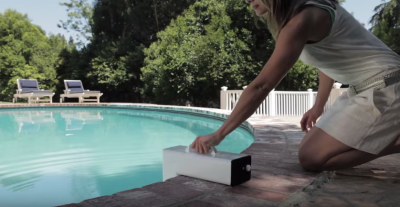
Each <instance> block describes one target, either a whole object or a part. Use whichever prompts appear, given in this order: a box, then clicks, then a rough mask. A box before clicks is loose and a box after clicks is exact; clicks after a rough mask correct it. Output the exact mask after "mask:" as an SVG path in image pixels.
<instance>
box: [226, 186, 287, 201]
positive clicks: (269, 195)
mask: <svg viewBox="0 0 400 207" xmlns="http://www.w3.org/2000/svg"><path fill="white" fill-rule="evenodd" d="M226 191H228V192H232V193H236V194H240V195H245V196H249V197H253V198H258V199H263V200H266V201H271V202H281V201H283V200H284V199H286V198H288V197H289V194H284V193H277V192H273V191H269V190H262V189H258V188H251V187H247V186H236V187H233V188H228V189H227V190H226Z"/></svg>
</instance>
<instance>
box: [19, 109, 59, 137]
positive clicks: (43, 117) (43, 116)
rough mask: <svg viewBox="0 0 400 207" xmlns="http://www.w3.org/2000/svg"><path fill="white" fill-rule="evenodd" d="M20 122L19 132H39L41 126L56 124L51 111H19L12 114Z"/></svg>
mask: <svg viewBox="0 0 400 207" xmlns="http://www.w3.org/2000/svg"><path fill="white" fill-rule="evenodd" d="M12 114H13V115H14V119H15V121H17V122H18V132H19V133H21V132H30V133H31V132H38V131H39V130H40V126H43V125H47V124H49V123H50V124H54V123H56V121H55V119H54V118H53V112H51V111H29V112H26V111H24V112H22V111H17V112H13V113H12Z"/></svg>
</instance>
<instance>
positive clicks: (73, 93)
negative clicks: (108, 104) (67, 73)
mask: <svg viewBox="0 0 400 207" xmlns="http://www.w3.org/2000/svg"><path fill="white" fill-rule="evenodd" d="M64 85H65V90H64V94H61V95H60V97H61V98H60V103H62V102H63V101H64V99H65V98H77V99H78V100H79V103H83V102H87V101H94V102H97V103H100V96H102V95H103V94H102V93H101V92H100V91H90V90H84V89H83V85H82V81H80V80H64ZM89 97H96V98H93V99H89Z"/></svg>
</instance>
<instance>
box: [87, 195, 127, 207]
mask: <svg viewBox="0 0 400 207" xmlns="http://www.w3.org/2000/svg"><path fill="white" fill-rule="evenodd" d="M80 205H81V206H82V207H97V206H101V207H127V206H129V205H127V204H125V203H124V202H122V201H121V200H118V199H117V198H116V197H115V196H102V197H98V198H93V199H89V200H85V201H83V202H82V203H80Z"/></svg>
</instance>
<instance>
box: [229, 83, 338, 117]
mask: <svg viewBox="0 0 400 207" xmlns="http://www.w3.org/2000/svg"><path fill="white" fill-rule="evenodd" d="M226 89H227V88H226V87H222V91H221V109H225V110H230V111H231V110H233V109H234V108H235V106H236V104H237V102H238V101H239V99H240V96H241V95H242V93H243V90H226ZM332 90H336V91H335V93H331V95H330V96H329V99H328V101H327V103H326V105H325V111H326V110H327V109H329V108H330V107H331V106H332V104H333V101H334V100H336V98H337V96H338V95H340V93H341V92H342V91H343V90H345V89H332ZM339 92H340V93H339ZM316 97H317V92H313V90H312V89H308V90H307V91H305V92H303V91H299V92H297V91H275V90H273V91H271V92H270V94H269V95H268V96H267V98H266V99H265V100H264V101H263V102H262V103H261V105H260V107H258V109H257V110H256V112H255V114H256V115H262V116H302V115H303V114H304V113H306V112H307V111H308V110H309V109H311V107H312V106H313V105H314V103H315V101H316Z"/></svg>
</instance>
